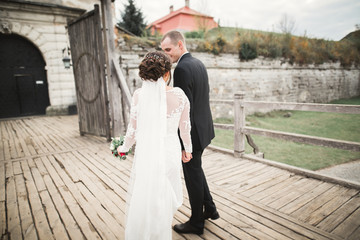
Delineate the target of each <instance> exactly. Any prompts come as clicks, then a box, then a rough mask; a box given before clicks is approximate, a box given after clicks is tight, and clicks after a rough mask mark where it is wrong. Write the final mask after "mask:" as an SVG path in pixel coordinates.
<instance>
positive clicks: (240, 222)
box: [213, 193, 305, 239]
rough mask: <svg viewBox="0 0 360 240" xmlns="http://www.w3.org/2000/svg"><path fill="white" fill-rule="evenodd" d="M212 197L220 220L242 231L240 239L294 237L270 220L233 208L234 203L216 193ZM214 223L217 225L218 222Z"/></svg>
mask: <svg viewBox="0 0 360 240" xmlns="http://www.w3.org/2000/svg"><path fill="white" fill-rule="evenodd" d="M213 197H214V200H215V201H216V205H217V208H218V211H220V214H221V219H225V220H226V221H227V222H228V224H234V225H235V226H236V228H238V229H239V230H242V231H244V233H245V234H244V233H243V234H242V235H243V236H242V237H240V239H247V238H248V237H249V236H250V238H255V239H291V237H294V236H293V234H292V232H291V231H289V230H288V229H286V228H285V227H282V226H281V225H279V224H277V223H275V222H272V221H271V220H268V219H265V218H260V217H258V216H256V214H253V213H251V212H249V211H248V210H246V209H244V208H241V207H239V208H237V207H235V208H234V203H232V202H231V201H224V199H222V198H221V197H220V196H219V195H218V194H217V193H215V194H213ZM229 206H231V208H230V207H229ZM230 214H231V215H230ZM259 221H260V222H259ZM214 222H215V224H218V220H216V221H214ZM276 225H278V226H276ZM269 226H271V227H269ZM276 228H279V229H276ZM285 234H286V235H285ZM297 237H298V238H297V239H302V238H301V236H297ZM224 239H226V238H224ZM303 239H305V238H303Z"/></svg>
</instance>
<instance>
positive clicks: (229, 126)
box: [214, 123, 235, 130]
mask: <svg viewBox="0 0 360 240" xmlns="http://www.w3.org/2000/svg"><path fill="white" fill-rule="evenodd" d="M214 128H217V129H224V130H234V129H235V126H234V124H225V123H214Z"/></svg>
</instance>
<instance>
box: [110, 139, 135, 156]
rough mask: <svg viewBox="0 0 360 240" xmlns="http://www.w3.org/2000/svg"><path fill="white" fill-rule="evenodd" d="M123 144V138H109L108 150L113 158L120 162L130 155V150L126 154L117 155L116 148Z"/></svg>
mask: <svg viewBox="0 0 360 240" xmlns="http://www.w3.org/2000/svg"><path fill="white" fill-rule="evenodd" d="M123 144H124V136H120V137H115V138H111V143H110V150H111V153H112V155H113V156H114V157H116V158H120V159H121V160H125V159H126V155H128V154H129V153H131V149H130V150H129V151H128V152H126V153H118V151H117V148H118V147H119V146H122V145H123Z"/></svg>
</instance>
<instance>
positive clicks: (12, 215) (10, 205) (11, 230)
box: [5, 163, 22, 239]
mask: <svg viewBox="0 0 360 240" xmlns="http://www.w3.org/2000/svg"><path fill="white" fill-rule="evenodd" d="M11 165H12V164H11V163H8V164H6V169H5V171H6V172H5V173H6V176H7V178H6V179H7V181H6V209H7V228H8V229H7V232H8V234H9V235H10V236H11V238H13V239H22V231H21V225H20V221H21V220H20V215H19V208H18V202H17V196H16V185H15V177H14V175H13V172H12V166H11Z"/></svg>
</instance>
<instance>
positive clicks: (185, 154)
mask: <svg viewBox="0 0 360 240" xmlns="http://www.w3.org/2000/svg"><path fill="white" fill-rule="evenodd" d="M191 159H192V154H191V153H188V152H185V151H183V157H182V161H183V162H184V163H187V162H190V160H191Z"/></svg>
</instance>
